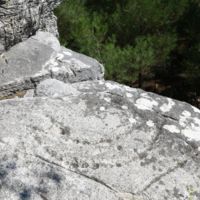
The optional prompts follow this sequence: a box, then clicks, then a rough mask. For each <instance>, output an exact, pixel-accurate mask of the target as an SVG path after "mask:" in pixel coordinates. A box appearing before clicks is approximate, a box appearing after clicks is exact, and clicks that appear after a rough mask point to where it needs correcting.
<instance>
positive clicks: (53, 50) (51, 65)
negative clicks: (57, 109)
mask: <svg viewBox="0 0 200 200" xmlns="http://www.w3.org/2000/svg"><path fill="white" fill-rule="evenodd" d="M103 74H104V72H103V67H102V65H101V64H100V63H98V62H97V61H96V60H95V59H93V58H89V57H87V56H85V55H82V54H79V53H76V52H73V51H71V50H69V49H66V48H64V47H61V46H60V43H59V41H58V40H57V38H56V37H55V36H53V35H52V34H50V33H48V32H41V31H39V32H38V33H37V34H36V35H35V36H33V37H31V38H29V39H28V40H26V41H24V42H22V43H19V44H17V45H15V46H14V47H12V48H11V49H10V50H9V51H7V52H5V53H3V54H1V55H0V98H1V97H4V96H8V95H12V94H13V93H14V92H16V91H23V90H28V89H32V88H34V87H35V86H36V85H37V84H38V83H39V82H40V81H41V80H44V79H46V78H50V77H51V78H56V79H59V80H62V81H64V82H79V81H85V80H98V79H102V78H103Z"/></svg>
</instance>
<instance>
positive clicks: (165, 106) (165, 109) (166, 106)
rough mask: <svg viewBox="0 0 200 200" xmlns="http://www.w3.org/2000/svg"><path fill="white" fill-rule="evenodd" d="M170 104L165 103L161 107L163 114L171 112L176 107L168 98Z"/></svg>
mask: <svg viewBox="0 0 200 200" xmlns="http://www.w3.org/2000/svg"><path fill="white" fill-rule="evenodd" d="M167 101H168V103H164V104H163V105H162V106H161V107H160V110H161V111H162V112H169V111H170V110H171V109H172V107H173V106H174V105H175V103H174V101H173V100H172V99H170V98H167Z"/></svg>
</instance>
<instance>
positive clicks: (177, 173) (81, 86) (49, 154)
mask: <svg viewBox="0 0 200 200" xmlns="http://www.w3.org/2000/svg"><path fill="white" fill-rule="evenodd" d="M1 2H2V1H1ZM9 2H10V3H13V2H15V1H9ZM9 2H7V3H8V4H9ZM16 2H17V1H16ZM20 2H25V1H18V4H20ZM37 2H38V3H37ZM48 2H49V3H50V2H52V4H51V5H52V7H51V6H50V8H49V9H50V13H49V15H48V14H47V15H48V16H52V15H51V10H52V9H51V8H53V7H54V5H56V3H54V2H56V1H50V0H49V1H47V0H46V1H41V2H39V1H30V0H29V1H26V3H27V4H26V5H27V7H31V6H32V5H37V4H38V5H41V4H44V5H47V4H46V3H48ZM4 4H5V2H4ZM0 6H1V7H2V3H1V4H0ZM37 12H38V10H36V11H35V13H36V16H37ZM31 13H32V11H31ZM4 17H5V16H4ZM8 18H9V16H8ZM1 19H2V18H1ZM50 19H51V17H50ZM47 21H48V18H47ZM50 22H51V20H50ZM20 23H21V22H20ZM20 23H19V26H20V27H21V25H20ZM45 24H47V22H45ZM33 30H34V29H33ZM34 31H35V30H34ZM22 35H23V34H22ZM22 35H21V36H22ZM21 36H20V37H21ZM27 37H29V36H28V35H27ZM10 44H11V43H10ZM13 44H14V43H13ZM103 75H104V70H103V66H102V65H101V64H100V63H99V62H98V61H96V60H95V59H93V58H90V57H87V56H85V55H82V54H79V53H76V52H73V51H72V50H69V49H66V48H64V47H62V46H60V43H59V41H58V40H57V38H56V37H55V36H54V35H53V34H52V33H49V32H42V31H38V32H37V34H36V35H33V36H32V37H30V38H29V39H27V40H25V41H23V42H21V43H19V44H16V45H15V46H13V47H12V48H10V49H9V50H8V51H6V52H4V53H2V54H1V55H0V100H1V101H0V200H76V199H77V200H166V199H170V200H186V199H187V200H199V199H200V167H199V166H200V110H199V109H197V108H195V107H193V106H191V105H189V104H187V103H184V102H180V101H176V100H173V99H170V98H166V97H162V96H159V95H156V94H153V93H148V92H145V91H143V90H140V89H135V88H130V87H127V86H125V85H120V84H118V83H115V82H112V81H105V80H104V78H103ZM19 97H20V98H19Z"/></svg>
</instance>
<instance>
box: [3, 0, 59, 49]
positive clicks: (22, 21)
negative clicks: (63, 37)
mask: <svg viewBox="0 0 200 200" xmlns="http://www.w3.org/2000/svg"><path fill="white" fill-rule="evenodd" d="M60 2H61V0H42V1H41V0H34V1H33V0H9V1H8V0H0V53H1V52H3V51H4V50H7V49H8V48H10V47H11V46H13V45H15V44H16V43H19V42H21V41H23V40H25V39H27V38H29V37H30V36H32V35H34V34H35V33H36V31H37V30H43V31H48V32H51V33H53V34H54V35H58V32H57V22H56V17H55V16H54V14H53V9H54V8H55V7H56V6H57V5H58V4H59V3H60Z"/></svg>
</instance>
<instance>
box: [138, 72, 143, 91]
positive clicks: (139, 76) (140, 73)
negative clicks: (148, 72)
mask: <svg viewBox="0 0 200 200" xmlns="http://www.w3.org/2000/svg"><path fill="white" fill-rule="evenodd" d="M138 87H139V88H142V70H140V71H139V74H138Z"/></svg>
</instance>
